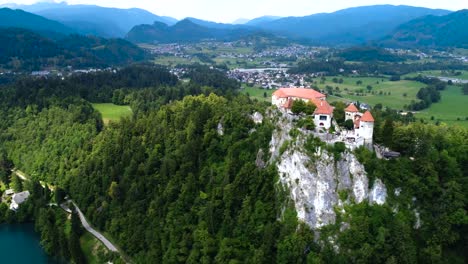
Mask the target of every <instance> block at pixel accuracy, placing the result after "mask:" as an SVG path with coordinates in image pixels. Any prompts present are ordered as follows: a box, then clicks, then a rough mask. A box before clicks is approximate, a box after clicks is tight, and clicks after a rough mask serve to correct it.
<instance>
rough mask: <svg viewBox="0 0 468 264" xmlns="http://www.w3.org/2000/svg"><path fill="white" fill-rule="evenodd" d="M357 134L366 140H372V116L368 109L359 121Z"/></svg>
mask: <svg viewBox="0 0 468 264" xmlns="http://www.w3.org/2000/svg"><path fill="white" fill-rule="evenodd" d="M359 135H360V136H361V137H363V138H364V140H365V141H366V142H370V141H372V137H373V135H374V117H373V116H372V114H371V113H370V112H369V111H366V112H365V113H364V115H363V116H362V117H361V120H360V122H359Z"/></svg>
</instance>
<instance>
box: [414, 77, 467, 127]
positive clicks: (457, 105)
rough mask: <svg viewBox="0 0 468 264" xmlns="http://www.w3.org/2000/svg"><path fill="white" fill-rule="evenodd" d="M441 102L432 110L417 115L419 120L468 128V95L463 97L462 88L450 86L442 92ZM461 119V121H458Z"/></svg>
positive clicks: (433, 105)
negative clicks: (432, 119)
mask: <svg viewBox="0 0 468 264" xmlns="http://www.w3.org/2000/svg"><path fill="white" fill-rule="evenodd" d="M440 94H441V96H442V99H441V101H440V102H438V103H435V104H432V105H431V107H430V108H428V109H425V110H423V111H421V112H418V113H417V114H416V117H418V118H424V119H427V120H429V121H430V120H431V117H434V121H433V122H436V121H441V122H443V123H447V124H449V125H452V124H457V125H460V126H463V127H466V128H468V120H466V118H467V117H468V95H463V94H462V92H461V89H460V87H458V86H448V87H447V89H446V90H445V91H441V92H440ZM458 119H460V120H458Z"/></svg>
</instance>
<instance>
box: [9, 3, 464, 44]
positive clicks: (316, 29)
mask: <svg viewBox="0 0 468 264" xmlns="http://www.w3.org/2000/svg"><path fill="white" fill-rule="evenodd" d="M6 6H11V7H13V8H21V9H24V10H26V11H31V12H34V13H35V14H32V13H28V12H24V11H20V10H11V9H6V8H4V9H0V18H1V20H0V27H16V28H25V29H29V30H32V31H35V32H38V33H40V34H42V35H47V36H51V35H52V34H54V33H55V34H65V35H67V34H72V33H74V34H81V35H95V36H99V37H106V38H114V37H126V38H127V39H128V40H130V41H132V42H135V43H139V42H147V43H154V42H162V43H168V42H194V41H200V40H205V39H210V40H218V41H233V40H238V39H242V38H244V39H245V38H246V37H248V36H252V35H255V34H258V35H259V36H261V38H262V39H265V38H267V39H268V38H271V37H273V38H276V39H277V40H280V41H279V42H282V40H285V39H288V40H293V41H296V42H301V43H305V44H320V45H335V46H355V45H360V44H369V43H377V44H381V45H390V46H409V45H413V46H415V45H416V46H429V47H430V46H434V47H435V46H461V47H465V45H466V43H465V42H466V39H468V37H467V35H466V34H467V32H468V31H467V30H466V28H468V25H467V22H466V19H467V18H466V17H467V15H466V13H467V11H466V10H462V11H459V12H455V13H452V12H451V11H448V10H441V9H429V8H421V7H411V6H392V5H376V6H363V7H356V8H348V9H344V10H340V11H337V12H333V13H321V14H315V15H310V16H304V17H284V18H281V17H274V16H264V17H259V18H255V19H252V20H250V21H246V20H239V21H237V22H236V23H237V24H224V23H215V22H211V21H206V20H201V19H197V18H191V17H190V18H186V19H184V20H182V21H177V20H176V19H174V18H170V17H162V16H157V15H155V14H152V13H150V12H148V11H145V10H142V9H136V8H134V9H118V8H106V7H99V6H93V5H68V4H66V3H39V4H34V5H14V4H7V5H6Z"/></svg>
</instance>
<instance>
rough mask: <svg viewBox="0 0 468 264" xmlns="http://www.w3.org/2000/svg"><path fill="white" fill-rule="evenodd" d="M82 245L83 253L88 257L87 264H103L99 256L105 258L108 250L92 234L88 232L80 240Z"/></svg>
mask: <svg viewBox="0 0 468 264" xmlns="http://www.w3.org/2000/svg"><path fill="white" fill-rule="evenodd" d="M80 245H81V249H82V250H83V253H84V255H85V257H86V260H87V263H90V264H94V263H96V264H97V263H101V261H100V259H99V257H98V255H102V256H104V255H105V254H106V253H107V249H106V248H105V247H104V245H102V243H101V242H100V241H99V240H97V239H96V238H95V237H94V236H93V235H91V233H89V232H86V233H85V234H84V235H83V236H81V238H80Z"/></svg>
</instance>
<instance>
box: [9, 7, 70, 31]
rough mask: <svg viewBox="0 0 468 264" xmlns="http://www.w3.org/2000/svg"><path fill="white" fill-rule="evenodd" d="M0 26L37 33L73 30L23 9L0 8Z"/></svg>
mask: <svg viewBox="0 0 468 264" xmlns="http://www.w3.org/2000/svg"><path fill="white" fill-rule="evenodd" d="M0 18H1V19H0V27H3V28H6V27H13V28H24V29H29V30H32V31H36V32H39V33H44V34H49V33H61V34H70V33H74V31H73V30H72V29H71V28H69V27H66V26H65V25H63V24H61V23H59V22H57V21H53V20H49V19H47V18H44V17H41V16H38V15H35V14H32V13H28V12H25V11H23V10H12V9H9V8H0Z"/></svg>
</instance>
